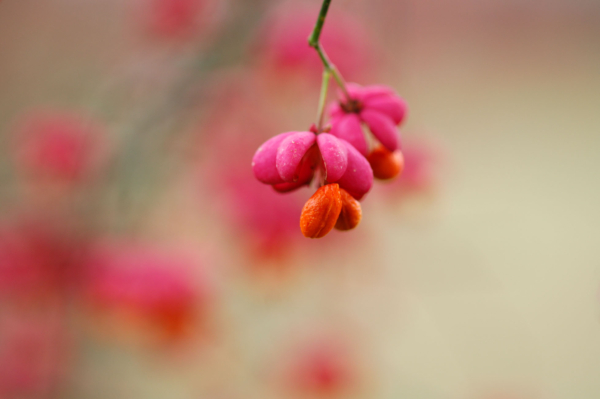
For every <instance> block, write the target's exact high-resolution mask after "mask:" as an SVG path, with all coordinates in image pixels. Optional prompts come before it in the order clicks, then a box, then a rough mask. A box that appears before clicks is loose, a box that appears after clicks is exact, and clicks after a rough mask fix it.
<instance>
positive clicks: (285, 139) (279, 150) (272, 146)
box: [252, 132, 373, 200]
mask: <svg viewBox="0 0 600 399" xmlns="http://www.w3.org/2000/svg"><path fill="white" fill-rule="evenodd" d="M252 169H253V171H254V175H255V177H256V178H257V179H258V180H259V181H261V182H263V183H265V184H270V185H272V186H273V187H274V188H275V190H277V191H280V192H287V191H291V190H295V189H297V188H299V187H301V186H303V185H307V184H310V182H311V181H312V179H313V178H314V176H315V174H316V173H320V174H321V178H322V179H323V181H324V182H326V183H338V184H339V185H340V187H341V188H343V189H344V190H346V191H347V192H348V193H349V194H350V195H352V196H353V197H354V198H356V199H359V200H360V199H361V198H362V197H363V196H364V195H365V194H366V193H367V192H368V191H369V190H370V189H371V186H372V185H373V171H372V170H371V166H370V165H369V162H368V161H367V160H366V159H365V157H364V156H363V155H361V154H360V153H359V152H358V151H357V150H356V149H355V148H354V147H353V146H352V145H350V144H349V143H348V142H347V141H345V140H343V139H338V138H336V137H335V136H333V135H331V134H328V133H321V134H318V135H317V134H315V133H313V132H287V133H282V134H279V135H277V136H275V137H273V138H271V139H269V140H267V141H266V142H265V143H264V144H263V145H262V146H260V147H259V148H258V150H257V151H256V154H255V155H254V158H253V159H252Z"/></svg>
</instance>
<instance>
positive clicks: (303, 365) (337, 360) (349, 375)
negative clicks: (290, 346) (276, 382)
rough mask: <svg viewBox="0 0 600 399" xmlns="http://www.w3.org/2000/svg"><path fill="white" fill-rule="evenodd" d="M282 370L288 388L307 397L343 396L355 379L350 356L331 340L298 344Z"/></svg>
mask: <svg viewBox="0 0 600 399" xmlns="http://www.w3.org/2000/svg"><path fill="white" fill-rule="evenodd" d="M285 369H286V370H287V373H288V376H287V380H288V384H289V388H291V389H292V390H293V391H295V392H297V393H300V394H301V395H302V396H306V397H343V396H344V395H347V394H348V392H349V391H350V390H351V389H352V388H354V387H355V384H356V383H357V377H358V375H357V374H358V367H357V365H356V359H355V358H354V356H353V353H351V351H350V350H349V348H348V347H346V345H345V343H341V342H339V341H336V340H335V339H334V337H318V338H317V339H313V340H311V341H310V342H305V343H302V344H300V346H299V347H298V348H297V350H296V351H295V353H293V354H292V357H291V358H290V359H289V365H288V366H285Z"/></svg>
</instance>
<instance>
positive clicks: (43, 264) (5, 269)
mask: <svg viewBox="0 0 600 399" xmlns="http://www.w3.org/2000/svg"><path fill="white" fill-rule="evenodd" d="M62 227H64V226H62ZM84 252H85V242H80V241H79V240H73V239H72V238H71V237H68V236H66V235H65V234H64V232H62V231H60V230H59V229H58V228H57V226H55V225H52V224H51V225H46V224H45V223H42V222H40V221H38V220H34V221H30V220H20V221H18V222H13V223H11V224H7V225H5V226H2V227H0V296H2V297H4V296H8V297H10V298H11V299H15V298H45V296H46V295H48V294H56V293H63V292H65V291H66V290H68V289H70V288H73V287H75V286H76V283H77V282H78V281H79V277H80V275H81V268H80V267H79V266H80V260H81V257H82V255H83V254H84Z"/></svg>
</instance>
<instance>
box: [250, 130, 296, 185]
mask: <svg viewBox="0 0 600 399" xmlns="http://www.w3.org/2000/svg"><path fill="white" fill-rule="evenodd" d="M294 133H297V132H286V133H281V134H278V135H277V136H275V137H271V138H270V139H269V140H267V141H265V142H264V143H263V145H261V146H260V147H258V150H256V153H255V154H254V157H253V158H252V171H253V172H254V176H255V177H256V179H258V180H259V181H260V182H262V183H265V184H279V183H283V179H282V178H281V176H279V172H278V171H277V166H276V159H277V149H278V148H279V145H280V144H281V142H282V141H283V140H285V139H286V138H287V137H288V136H290V135H292V134H294Z"/></svg>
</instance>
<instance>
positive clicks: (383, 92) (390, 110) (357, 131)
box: [330, 83, 407, 156]
mask: <svg viewBox="0 0 600 399" xmlns="http://www.w3.org/2000/svg"><path fill="white" fill-rule="evenodd" d="M347 90H348V94H349V96H350V97H349V98H345V96H343V95H342V96H341V99H340V101H339V103H337V104H334V105H333V106H332V107H331V109H330V112H331V117H332V120H331V134H333V135H334V136H336V137H338V138H340V139H344V140H346V141H347V142H349V143H350V144H352V145H353V146H354V147H355V148H356V149H357V150H358V151H359V152H360V153H361V154H363V155H364V156H367V154H368V151H369V148H368V145H367V141H366V139H365V136H364V133H363V130H362V124H365V125H367V126H368V127H369V130H370V131H371V133H373V135H374V136H375V138H377V140H379V142H380V143H381V144H383V146H384V147H385V148H387V149H388V150H389V151H391V152H394V151H396V150H398V149H399V148H400V139H399V134H398V129H397V126H398V125H399V124H400V123H402V121H403V120H404V117H405V115H406V111H407V105H406V102H405V101H404V100H403V99H402V98H400V97H399V96H398V95H397V94H395V93H394V91H393V90H392V89H391V88H389V87H387V86H380V85H374V86H365V87H362V86H359V85H357V84H354V83H350V84H348V85H347Z"/></svg>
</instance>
